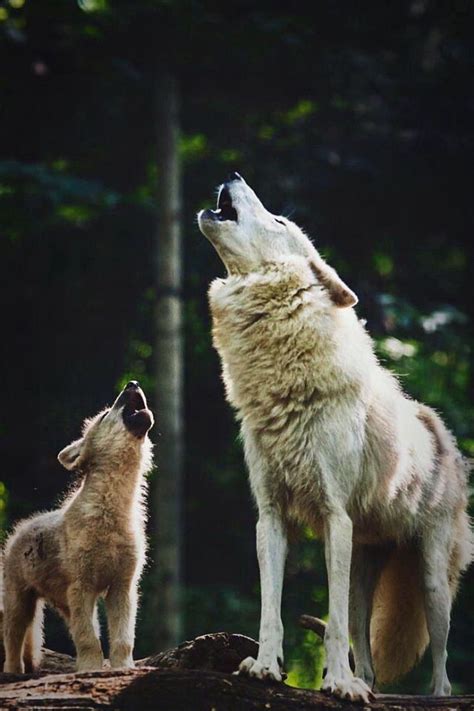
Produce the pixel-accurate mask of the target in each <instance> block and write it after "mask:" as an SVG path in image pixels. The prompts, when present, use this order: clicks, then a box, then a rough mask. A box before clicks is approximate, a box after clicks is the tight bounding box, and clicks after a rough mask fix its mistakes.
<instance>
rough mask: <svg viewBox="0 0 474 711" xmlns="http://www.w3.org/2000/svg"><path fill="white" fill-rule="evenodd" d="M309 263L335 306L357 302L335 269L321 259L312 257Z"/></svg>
mask: <svg viewBox="0 0 474 711" xmlns="http://www.w3.org/2000/svg"><path fill="white" fill-rule="evenodd" d="M309 264H310V267H311V269H312V271H313V273H314V275H315V276H316V279H317V280H318V282H319V283H320V284H321V286H323V287H324V288H325V289H326V290H327V292H328V294H329V296H330V297H331V301H332V302H333V304H334V305H335V306H339V307H340V308H341V309H344V308H348V307H349V306H355V305H356V304H357V302H358V301H359V299H358V298H357V296H356V295H355V294H354V292H353V291H352V289H349V287H348V286H347V284H344V282H343V281H342V279H341V278H340V277H339V276H338V274H337V272H336V270H335V269H333V268H332V267H330V266H329V264H326V262H324V261H323V260H322V259H321V260H318V261H316V260H313V259H312V260H310V263H309Z"/></svg>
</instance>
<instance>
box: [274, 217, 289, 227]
mask: <svg viewBox="0 0 474 711" xmlns="http://www.w3.org/2000/svg"><path fill="white" fill-rule="evenodd" d="M275 222H278V224H279V225H283V227H286V225H285V223H284V222H283V220H277V218H276V217H275Z"/></svg>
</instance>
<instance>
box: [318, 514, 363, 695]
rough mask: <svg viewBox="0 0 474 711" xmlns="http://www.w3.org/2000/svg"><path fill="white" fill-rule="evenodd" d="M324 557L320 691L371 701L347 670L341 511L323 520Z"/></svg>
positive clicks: (345, 523) (346, 570) (347, 535)
mask: <svg viewBox="0 0 474 711" xmlns="http://www.w3.org/2000/svg"><path fill="white" fill-rule="evenodd" d="M324 533H325V555H326V567H327V572H328V582H329V622H328V626H327V629H326V635H325V638H324V646H325V650H326V667H327V672H326V676H325V677H324V680H323V685H322V689H323V691H329V692H331V693H332V694H334V695H335V696H339V697H341V698H344V699H350V700H351V701H364V702H365V703H368V702H369V701H370V700H371V699H374V695H373V694H372V691H371V690H370V688H369V687H368V686H367V684H366V683H365V681H363V680H362V679H359V678H357V677H355V676H354V675H353V673H352V671H351V668H350V666H349V619H348V618H349V615H348V611H349V582H350V570H351V554H352V522H351V520H350V518H349V516H348V515H347V514H346V512H345V511H343V510H342V509H338V510H337V511H332V512H331V513H330V514H329V515H328V516H327V518H326V521H325V527H324Z"/></svg>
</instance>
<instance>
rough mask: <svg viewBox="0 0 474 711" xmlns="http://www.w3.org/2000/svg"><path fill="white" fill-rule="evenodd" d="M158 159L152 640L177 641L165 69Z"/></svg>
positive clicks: (172, 159)
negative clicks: (155, 441)
mask: <svg viewBox="0 0 474 711" xmlns="http://www.w3.org/2000/svg"><path fill="white" fill-rule="evenodd" d="M155 124H156V149H157V153H156V160H157V166H158V187H157V231H156V240H155V259H156V263H155V266H156V268H155V275H156V277H155V287H156V312H155V378H156V380H155V382H156V394H155V413H156V420H157V423H156V432H157V433H159V434H160V436H159V437H158V440H157V447H156V463H157V473H156V477H155V482H154V489H153V499H152V500H153V517H154V532H155V542H154V550H153V566H154V571H153V573H154V575H153V581H154V586H155V592H154V597H153V600H152V603H151V606H152V608H153V612H154V614H153V615H152V616H151V619H153V625H154V631H153V641H154V648H155V649H157V650H162V649H167V648H168V647H173V646H175V645H176V644H177V643H178V642H179V640H180V639H182V634H181V618H182V615H181V602H180V582H181V520H182V518H181V499H182V468H183V332H182V320H183V316H182V311H183V307H182V294H181V289H182V255H181V251H182V249H181V166H180V157H179V86H178V83H177V81H176V79H175V78H174V77H173V76H171V75H169V74H166V73H164V72H163V73H160V74H158V76H157V78H156V86H155Z"/></svg>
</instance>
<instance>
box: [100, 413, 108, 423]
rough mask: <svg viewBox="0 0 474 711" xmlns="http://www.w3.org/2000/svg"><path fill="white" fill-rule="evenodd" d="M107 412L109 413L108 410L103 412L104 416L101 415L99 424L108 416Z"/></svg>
mask: <svg viewBox="0 0 474 711" xmlns="http://www.w3.org/2000/svg"><path fill="white" fill-rule="evenodd" d="M109 412H110V410H106V411H105V412H104V414H103V415H102V417H101V418H100V420H99V422H102V420H103V419H104V417H107V415H108V414H109Z"/></svg>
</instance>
